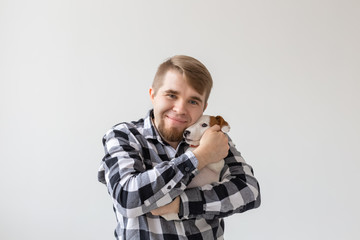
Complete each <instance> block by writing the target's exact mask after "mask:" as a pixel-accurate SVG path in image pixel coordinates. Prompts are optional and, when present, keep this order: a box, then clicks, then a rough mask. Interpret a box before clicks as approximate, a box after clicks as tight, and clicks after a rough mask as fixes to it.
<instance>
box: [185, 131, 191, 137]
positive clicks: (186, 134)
mask: <svg viewBox="0 0 360 240" xmlns="http://www.w3.org/2000/svg"><path fill="white" fill-rule="evenodd" d="M189 134H190V131H189V130H185V132H184V138H186V137H187V136H188V135H189Z"/></svg>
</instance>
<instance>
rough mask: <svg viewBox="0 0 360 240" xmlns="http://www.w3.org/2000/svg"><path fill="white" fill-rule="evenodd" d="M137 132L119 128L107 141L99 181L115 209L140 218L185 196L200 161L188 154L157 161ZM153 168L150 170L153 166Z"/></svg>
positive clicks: (104, 140)
mask: <svg viewBox="0 0 360 240" xmlns="http://www.w3.org/2000/svg"><path fill="white" fill-rule="evenodd" d="M136 131H137V130H136V129H129V128H128V127H127V126H124V125H118V126H116V127H114V128H113V129H111V130H109V131H108V132H107V133H106V134H105V136H104V138H103V145H104V149H105V157H104V158H103V160H102V163H101V166H100V169H99V172H98V179H99V181H100V182H103V183H104V184H106V185H107V189H108V192H109V194H110V196H111V197H112V199H113V204H114V207H115V208H116V210H117V211H118V212H120V214H121V215H123V216H124V217H128V218H133V217H137V216H140V215H143V214H146V213H148V212H150V211H151V210H153V209H156V208H158V207H161V206H163V205H166V204H168V203H170V202H171V201H172V200H173V199H174V198H175V197H176V196H178V195H180V194H181V193H183V191H184V190H185V188H186V184H187V183H188V182H189V179H190V175H191V174H192V172H195V171H196V167H195V166H197V164H198V163H197V159H196V157H195V155H194V154H193V153H191V152H186V153H185V154H182V155H181V156H179V157H177V158H174V159H172V160H171V161H161V160H160V159H159V160H158V161H157V162H160V163H159V164H157V165H155V164H154V165H155V166H152V162H153V160H154V159H151V158H159V156H158V154H156V153H154V152H151V151H155V150H154V149H152V148H150V147H149V146H148V143H147V142H146V141H145V140H144V138H142V139H139V138H137V137H139V136H140V135H141V134H136V133H135V132H136ZM149 166H150V167H149Z"/></svg>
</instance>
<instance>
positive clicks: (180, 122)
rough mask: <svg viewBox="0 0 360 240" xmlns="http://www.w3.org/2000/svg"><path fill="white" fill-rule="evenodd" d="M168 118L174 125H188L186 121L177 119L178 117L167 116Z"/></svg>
mask: <svg viewBox="0 0 360 240" xmlns="http://www.w3.org/2000/svg"><path fill="white" fill-rule="evenodd" d="M166 118H167V119H169V120H170V121H171V122H172V123H174V124H181V125H183V124H186V123H187V122H188V121H187V120H186V119H183V118H177V117H172V116H169V115H166Z"/></svg>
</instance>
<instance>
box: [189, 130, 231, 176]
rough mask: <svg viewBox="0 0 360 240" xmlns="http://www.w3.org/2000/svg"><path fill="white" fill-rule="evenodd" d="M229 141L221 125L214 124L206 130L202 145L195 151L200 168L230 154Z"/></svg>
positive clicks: (201, 140) (201, 141)
mask: <svg viewBox="0 0 360 240" xmlns="http://www.w3.org/2000/svg"><path fill="white" fill-rule="evenodd" d="M229 148H230V147H229V143H228V138H227V136H226V135H225V134H224V133H223V132H222V131H221V128H220V126H219V125H214V126H212V127H211V128H209V129H208V130H206V131H205V133H204V135H203V136H202V137H201V139H200V145H199V147H197V148H196V149H195V150H194V151H193V153H194V154H195V156H196V158H197V159H198V160H199V165H198V167H197V168H198V169H199V170H200V169H202V168H203V167H205V166H206V165H207V164H209V163H215V162H218V161H220V160H221V159H223V158H225V157H226V156H227V155H228V151H229Z"/></svg>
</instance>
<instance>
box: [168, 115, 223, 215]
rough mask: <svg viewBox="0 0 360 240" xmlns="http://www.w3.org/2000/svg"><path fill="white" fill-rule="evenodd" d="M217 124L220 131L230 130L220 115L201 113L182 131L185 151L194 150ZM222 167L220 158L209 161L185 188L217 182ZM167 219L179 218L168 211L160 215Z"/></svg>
mask: <svg viewBox="0 0 360 240" xmlns="http://www.w3.org/2000/svg"><path fill="white" fill-rule="evenodd" d="M216 124H217V125H219V126H220V127H221V131H222V132H224V133H227V132H229V131H230V126H229V124H228V123H227V122H226V121H225V120H224V119H223V118H222V117H221V116H216V117H214V116H209V115H203V116H202V117H200V118H199V120H198V121H197V122H196V123H195V124H194V125H192V126H190V127H188V128H187V129H186V130H185V131H184V139H185V141H186V142H187V143H188V144H189V146H190V147H189V149H188V150H187V151H192V150H194V149H195V148H196V147H197V146H199V144H200V139H201V137H202V135H203V134H204V132H205V131H206V129H208V128H210V127H212V126H214V125H216ZM223 167H224V159H222V160H220V161H219V162H217V163H211V164H208V165H206V166H205V167H204V168H202V169H201V170H200V172H199V173H198V174H197V175H196V176H195V177H194V178H193V179H192V180H191V182H190V183H189V185H188V186H187V188H195V187H201V186H204V185H206V184H210V183H214V182H219V180H220V172H221V170H222V168H223ZM162 217H163V218H165V219H166V220H168V221H171V220H179V216H178V214H175V213H168V214H164V215H162Z"/></svg>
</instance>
